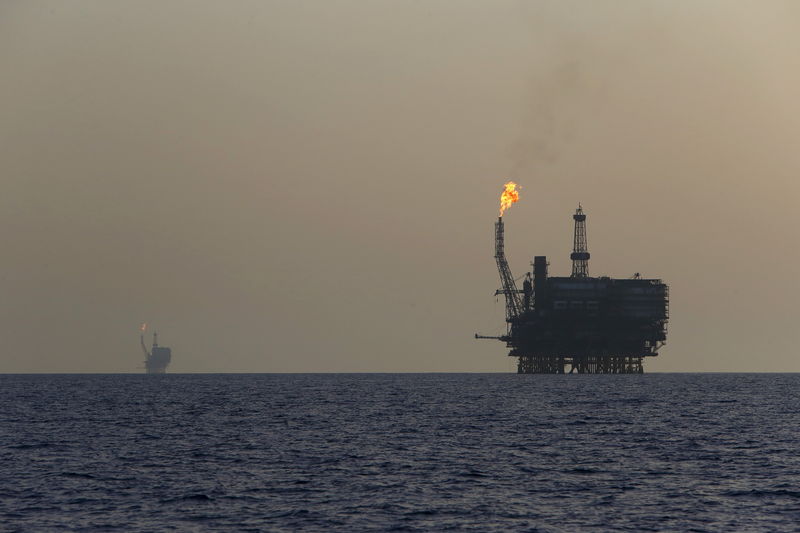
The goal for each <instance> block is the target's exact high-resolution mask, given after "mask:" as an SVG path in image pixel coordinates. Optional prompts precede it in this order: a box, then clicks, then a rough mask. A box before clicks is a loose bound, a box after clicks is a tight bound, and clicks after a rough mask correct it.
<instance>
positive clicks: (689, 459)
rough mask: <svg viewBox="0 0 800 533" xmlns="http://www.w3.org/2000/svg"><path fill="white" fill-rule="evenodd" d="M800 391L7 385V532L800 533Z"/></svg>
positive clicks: (690, 384) (67, 381) (373, 383)
mask: <svg viewBox="0 0 800 533" xmlns="http://www.w3.org/2000/svg"><path fill="white" fill-rule="evenodd" d="M798 391H800V374H643V375H517V374H166V375H133V374H127V375H126V374H114V375H99V374H84V375H64V374H61V375H41V374H39V375H0V467H1V470H0V531H20V532H32V531H33V532H38V531H181V532H183V531H345V532H352V531H481V532H484V531H553V532H573V531H603V532H606V531H636V532H639V531H681V532H683V531H697V532H700V531H726V532H727V531H736V532H740V531H800V394H799V393H798Z"/></svg>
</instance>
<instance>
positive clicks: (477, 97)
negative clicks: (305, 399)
mask: <svg viewBox="0 0 800 533" xmlns="http://www.w3.org/2000/svg"><path fill="white" fill-rule="evenodd" d="M0 72H2V73H3V76H2V82H0V187H1V189H0V239H1V240H2V249H3V260H2V269H1V270H0V273H1V274H2V275H1V276H0V288H2V292H0V312H1V313H2V316H1V317H0V339H2V342H3V346H4V348H3V350H2V352H0V372H141V371H143V370H142V369H141V367H142V355H141V353H140V351H139V347H138V326H139V324H140V323H141V322H142V321H147V322H149V323H151V324H152V325H153V326H154V327H155V328H156V329H158V330H159V332H160V334H161V339H162V341H163V344H166V345H170V346H172V348H173V363H172V365H171V367H170V369H169V370H170V371H171V372H285V371H290V372H328V371H342V372H347V371H389V372H393V371H509V370H512V371H513V370H514V369H515V361H514V360H512V359H511V358H509V357H507V356H506V355H505V354H506V353H507V349H506V348H505V346H504V345H503V344H501V343H499V342H496V341H476V340H474V339H472V335H473V333H475V332H481V333H484V334H497V333H500V332H502V331H504V322H503V304H502V302H496V300H495V297H494V296H493V292H494V290H495V289H496V288H497V287H498V285H499V281H498V275H497V271H496V267H495V264H494V260H493V257H492V255H493V236H492V232H493V224H494V221H495V218H496V215H497V199H498V195H499V193H500V190H501V188H502V184H503V183H504V181H505V180H506V179H508V178H513V179H514V180H516V181H517V182H518V183H520V185H521V186H522V187H523V189H522V193H521V200H520V202H519V203H518V204H516V205H515V206H514V207H513V208H512V209H511V210H510V211H509V212H508V214H507V216H506V242H507V255H508V258H509V261H510V264H511V268H512V270H513V272H514V274H515V275H516V276H520V275H522V274H523V273H524V272H525V270H526V269H528V268H529V261H530V260H531V258H532V257H533V256H534V255H547V256H548V257H549V259H550V261H551V274H552V275H566V274H568V272H569V268H570V263H569V252H570V247H571V243H572V219H571V214H572V212H573V210H574V208H575V207H576V205H577V203H578V202H581V203H582V204H583V207H584V209H585V211H586V213H587V215H588V237H589V249H590V251H591V254H592V259H591V261H590V264H589V270H590V274H592V275H600V274H606V275H611V276H615V277H628V276H630V275H631V274H633V273H634V272H641V273H642V274H643V275H644V276H647V277H659V278H662V279H664V280H665V281H666V282H667V283H668V284H669V285H670V291H671V305H670V310H671V316H672V318H671V320H670V326H669V330H670V331H669V336H668V344H667V346H666V347H665V348H664V349H663V350H662V351H661V355H660V356H659V357H658V358H656V359H650V360H648V361H647V364H646V365H645V368H646V371H760V370H764V371H794V372H798V371H800V357H798V354H797V349H796V348H795V344H794V327H796V325H797V324H798V323H799V322H800V305H799V304H798V302H800V282H798V275H797V272H798V264H800V251H798V235H799V233H798V211H797V210H798V197H799V196H800V195H799V194H798V193H800V184H798V177H800V149H798V140H800V3H798V2H795V1H786V2H778V1H761V0H759V1H727V0H720V1H692V2H688V1H686V2H677V1H663V2H661V1H643V0H631V1H613V2H612V1H608V2H588V1H583V2H569V1H564V0H558V1H552V2H538V1H528V2H525V1H499V0H492V1H465V0H446V1H432V0H426V1H411V0H408V1H399V0H398V1H378V0H370V1H365V0H359V1H336V0H316V1H299V0H287V1H252V2H245V1H225V2H218V1H206V2H201V1H183V2H178V1H166V2H165V1H163V0H158V1H151V2H148V1H135V2H134V1H130V2H109V1H107V0H98V1H74V2H63V1H60V0H58V1H57V0H54V1H50V2H47V1H42V2H40V1H30V0H24V1H11V0H6V1H4V2H2V3H0Z"/></svg>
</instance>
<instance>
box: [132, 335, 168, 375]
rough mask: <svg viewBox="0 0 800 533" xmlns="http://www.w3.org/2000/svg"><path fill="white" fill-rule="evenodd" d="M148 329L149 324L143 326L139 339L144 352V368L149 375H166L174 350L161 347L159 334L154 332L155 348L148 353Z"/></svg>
mask: <svg viewBox="0 0 800 533" xmlns="http://www.w3.org/2000/svg"><path fill="white" fill-rule="evenodd" d="M146 329H147V324H142V327H141V335H140V337H139V342H140V343H141V345H142V351H143V352H144V367H145V368H146V369H147V373H148V374H164V373H166V371H167V366H169V363H170V361H171V360H172V349H171V348H167V347H166V346H159V345H158V332H156V331H154V332H153V347H152V348H151V349H150V350H149V351H148V350H147V346H145V344H144V332H145V330H146Z"/></svg>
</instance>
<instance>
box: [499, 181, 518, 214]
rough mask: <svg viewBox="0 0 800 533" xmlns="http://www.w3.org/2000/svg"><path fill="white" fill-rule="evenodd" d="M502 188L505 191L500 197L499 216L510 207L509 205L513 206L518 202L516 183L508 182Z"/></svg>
mask: <svg viewBox="0 0 800 533" xmlns="http://www.w3.org/2000/svg"><path fill="white" fill-rule="evenodd" d="M504 187H505V190H504V191H503V194H501V195H500V216H503V213H504V212H505V210H506V209H508V208H509V207H511V204H515V203H517V202H518V201H519V191H517V184H516V183H514V182H513V181H509V182H508V183H506V184H505V185H504Z"/></svg>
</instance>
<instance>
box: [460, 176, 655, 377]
mask: <svg viewBox="0 0 800 533" xmlns="http://www.w3.org/2000/svg"><path fill="white" fill-rule="evenodd" d="M518 199H519V193H518V191H517V190H516V184H515V183H513V182H508V183H507V184H506V185H505V190H504V191H503V194H502V196H501V199H500V217H499V218H498V219H497V222H496V223H495V255H494V257H495V260H496V262H497V268H498V271H499V272H500V282H501V288H500V289H498V290H497V291H496V292H495V294H496V295H500V294H502V295H503V296H505V301H506V324H507V330H506V334H505V335H502V336H499V337H492V336H485V335H478V334H475V338H476V339H497V340H500V341H503V342H505V343H506V346H508V347H509V348H511V350H510V351H509V353H508V355H509V356H511V357H517V358H518V365H517V372H518V373H520V374H563V373H565V372H567V370H566V368H567V367H569V373H573V372H577V373H579V374H640V373H642V372H643V371H644V369H643V366H642V359H643V358H645V357H653V356H656V355H658V350H659V349H660V348H661V347H662V346H663V345H664V344H665V343H666V339H667V321H668V319H669V288H668V287H667V285H666V284H664V283H662V281H661V280H660V279H645V278H642V277H641V276H640V275H639V274H638V273H637V274H635V275H634V276H633V277H632V278H629V279H613V278H609V277H598V278H593V277H590V276H589V249H588V246H587V239H586V214H585V213H584V212H583V208H582V207H581V206H580V205H578V209H577V210H576V211H575V214H574V215H573V216H572V219H573V220H574V222H575V231H574V236H573V243H574V245H573V251H572V254H571V255H570V259H572V275H571V276H569V277H548V274H547V267H548V263H547V257H545V256H536V257H534V259H533V264H532V266H533V272H528V273H526V274H525V279H524V281H523V282H522V289H521V290H519V289H517V285H516V281H515V279H514V277H513V276H512V275H511V269H510V268H509V266H508V262H507V261H506V257H505V250H504V238H505V237H504V231H505V229H504V225H503V213H504V211H505V210H506V209H508V208H509V207H510V206H511V204H513V203H515V202H516V201H517V200H518Z"/></svg>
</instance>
